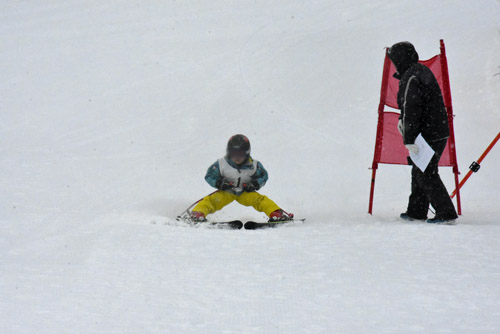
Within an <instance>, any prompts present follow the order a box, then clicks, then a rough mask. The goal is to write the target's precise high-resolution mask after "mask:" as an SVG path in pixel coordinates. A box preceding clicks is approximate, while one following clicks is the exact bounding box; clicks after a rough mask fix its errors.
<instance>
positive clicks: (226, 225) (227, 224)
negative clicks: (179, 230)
mask: <svg viewBox="0 0 500 334" xmlns="http://www.w3.org/2000/svg"><path fill="white" fill-rule="evenodd" d="M177 221H181V222H183V223H186V224H188V225H189V226H192V227H207V228H214V229H224V230H239V229H242V228H243V222H242V221H241V220H228V221H220V222H209V221H206V222H195V221H192V220H190V219H185V218H183V217H180V216H179V217H177Z"/></svg>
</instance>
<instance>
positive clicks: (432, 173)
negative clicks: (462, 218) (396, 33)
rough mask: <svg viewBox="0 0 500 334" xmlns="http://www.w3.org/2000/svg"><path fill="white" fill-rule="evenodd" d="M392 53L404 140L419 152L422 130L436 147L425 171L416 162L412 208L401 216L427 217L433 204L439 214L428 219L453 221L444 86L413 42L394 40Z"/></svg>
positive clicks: (412, 149)
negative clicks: (444, 174)
mask: <svg viewBox="0 0 500 334" xmlns="http://www.w3.org/2000/svg"><path fill="white" fill-rule="evenodd" d="M388 56H389V58H390V59H391V61H392V62H393V64H394V66H395V67H396V74H395V75H394V77H395V78H396V79H399V80H400V82H399V91H398V106H399V109H400V110H401V116H400V118H399V123H398V129H399V132H400V133H401V135H402V136H403V142H404V144H405V146H406V148H407V149H408V150H409V151H411V152H412V153H415V154H418V151H419V148H418V146H417V145H415V144H414V143H415V139H416V138H417V136H418V135H419V134H422V137H423V138H424V139H425V140H426V141H427V142H428V143H429V145H430V146H431V148H432V149H433V150H434V151H435V154H434V156H433V157H432V160H431V161H430V163H429V165H428V166H427V168H426V169H425V172H422V171H421V170H420V169H419V168H418V167H417V166H415V164H413V168H412V172H411V175H412V180H411V195H410V198H409V202H408V209H407V211H406V212H405V213H402V214H401V218H403V219H405V220H414V219H417V220H426V219H427V212H428V210H429V204H430V205H432V207H433V208H434V209H435V210H436V216H435V217H434V218H432V219H427V222H428V223H449V222H452V221H454V220H455V219H456V218H458V215H457V212H456V211H455V207H454V206H453V202H452V201H451V198H450V196H449V195H448V191H447V190H446V187H445V185H444V184H443V182H442V180H441V178H440V177H439V173H438V163H439V159H440V158H441V154H442V153H443V151H444V149H445V147H446V142H447V141H448V137H449V136H450V129H449V125H448V115H447V113H446V109H445V107H444V102H443V96H442V93H441V89H440V88H439V84H438V82H437V80H436V78H435V77H434V74H433V73H432V72H431V70H430V69H429V68H427V67H426V66H425V65H422V64H420V63H419V62H418V53H417V51H416V50H415V47H414V46H413V45H412V44H411V43H410V42H400V43H396V44H394V45H393V46H392V47H391V48H390V49H389V51H388Z"/></svg>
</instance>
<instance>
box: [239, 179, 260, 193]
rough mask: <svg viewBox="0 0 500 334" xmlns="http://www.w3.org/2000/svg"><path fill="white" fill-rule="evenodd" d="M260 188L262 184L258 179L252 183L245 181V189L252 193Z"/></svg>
mask: <svg viewBox="0 0 500 334" xmlns="http://www.w3.org/2000/svg"><path fill="white" fill-rule="evenodd" d="M259 189H260V184H259V182H257V180H252V182H250V183H243V191H246V192H247V193H251V192H254V191H257V190H259Z"/></svg>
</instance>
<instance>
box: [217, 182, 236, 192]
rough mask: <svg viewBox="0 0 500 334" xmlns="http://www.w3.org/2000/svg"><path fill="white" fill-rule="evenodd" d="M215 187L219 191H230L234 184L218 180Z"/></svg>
mask: <svg viewBox="0 0 500 334" xmlns="http://www.w3.org/2000/svg"><path fill="white" fill-rule="evenodd" d="M215 186H216V187H217V189H219V190H230V189H233V187H234V184H233V182H229V181H227V180H224V179H220V180H219V181H217V183H216V184H215Z"/></svg>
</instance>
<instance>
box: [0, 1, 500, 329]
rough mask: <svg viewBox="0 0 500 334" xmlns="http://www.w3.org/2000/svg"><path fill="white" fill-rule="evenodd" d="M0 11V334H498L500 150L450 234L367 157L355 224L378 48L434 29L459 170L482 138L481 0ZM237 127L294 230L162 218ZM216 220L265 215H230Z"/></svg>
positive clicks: (487, 62) (487, 49)
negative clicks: (296, 220) (411, 211)
mask: <svg viewBox="0 0 500 334" xmlns="http://www.w3.org/2000/svg"><path fill="white" fill-rule="evenodd" d="M0 13H1V14H0V16H1V17H2V20H0V33H2V39H0V46H1V48H0V50H2V51H1V52H0V73H1V75H2V78H3V80H2V82H1V83H0V105H1V106H2V116H3V118H2V120H3V122H2V124H0V138H1V140H0V152H1V155H0V168H1V170H2V172H3V173H2V176H0V223H1V224H0V332H1V333H446V332H449V333H498V332H500V284H498V282H499V281H500V261H499V260H500V255H499V254H500V246H499V245H500V244H499V242H498V239H499V238H500V220H499V218H498V217H499V214H500V211H499V209H498V199H499V198H500V187H499V184H500V175H499V174H498V170H499V168H498V162H499V161H500V148H498V147H495V148H494V149H493V150H492V151H491V153H490V154H489V155H488V156H487V158H486V159H485V160H484V162H483V164H482V168H481V170H480V172H478V173H476V174H474V175H473V176H472V177H471V179H470V180H469V181H468V183H466V185H465V186H464V188H463V189H462V201H463V212H464V215H463V216H462V217H460V219H459V220H458V225H455V226H441V225H437V226H434V225H430V224H425V223H418V222H415V223H403V222H401V221H400V220H399V219H398V218H397V217H398V216H399V213H400V212H402V211H404V209H405V206H406V201H407V196H408V194H409V190H410V189H409V188H410V185H409V182H410V171H409V169H408V168H406V167H401V166H386V165H381V166H380V168H379V171H378V174H377V185H376V189H375V203H374V215H373V216H369V215H368V214H366V211H367V206H368V191H369V182H370V174H371V173H370V171H369V170H368V167H369V166H370V165H371V159H372V156H373V141H374V140H375V130H376V121H377V113H376V110H377V106H378V102H379V101H378V98H379V95H378V94H379V91H380V80H381V74H382V73H381V72H382V65H383V55H384V49H383V48H384V47H385V46H390V45H391V44H393V43H394V42H398V41H401V40H410V41H412V42H413V43H414V44H415V46H416V48H417V50H418V52H419V54H420V56H421V58H422V59H428V58H430V57H432V56H433V55H435V54H436V53H437V52H438V51H439V48H438V46H439V43H438V42H439V39H440V38H444V40H445V43H446V47H447V55H448V61H449V67H450V78H451V89H452V95H453V102H454V111H455V114H456V118H455V131H456V138H457V153H458V161H459V165H460V167H461V171H462V176H463V175H465V173H466V171H467V166H468V165H469V164H470V162H471V161H473V160H476V159H477V158H478V157H479V155H480V154H481V152H482V151H483V150H484V149H485V148H486V146H487V145H488V143H489V142H490V141H491V140H492V139H493V138H494V137H495V135H496V134H497V133H498V131H499V127H498V125H499V124H500V111H499V110H498V105H499V104H500V98H499V96H498V91H499V90H500V76H498V75H495V74H496V73H497V72H498V66H500V62H499V58H498V54H499V52H500V44H499V43H498V28H499V27H500V21H499V19H498V18H499V17H500V3H499V2H498V1H493V0H482V1H479V2H470V3H469V2H466V1H462V2H461V3H460V5H457V3H456V2H453V1H442V2H439V3H436V2H435V1H431V0H424V1H420V2H419V3H418V4H417V3H415V4H414V3H412V2H408V1H392V0H385V1H383V2H380V3H377V4H375V3H373V2H370V1H366V0H356V1H352V2H345V3H344V2H339V1H334V2H332V1H318V2H314V3H311V2H304V3H301V2H290V1H281V0H280V1H275V2H272V3H269V2H265V1H256V2H252V3H251V4H250V3H241V2H235V3H228V2H222V1H215V2H204V1H192V2H189V3H187V2H165V3H156V4H152V3H144V2H140V3H132V2H124V3H120V4H118V3H115V2H108V3H105V4H103V3H100V2H97V1H86V2H79V1H74V0H70V1H64V2H63V1H59V0H58V1H52V2H51V3H50V4H43V3H41V4H33V3H30V2H26V3H24V2H13V1H6V2H3V3H2V4H0ZM388 18H391V19H388ZM402 27H403V28H402ZM240 132H241V133H245V134H246V135H248V136H249V138H250V140H251V142H252V152H253V155H254V157H255V158H257V159H258V160H260V161H262V162H263V164H264V166H265V167H266V169H267V170H268V171H269V173H270V180H269V182H268V184H267V185H266V187H265V188H263V189H262V192H263V193H264V194H266V195H268V196H269V197H271V198H272V199H274V200H275V201H276V202H278V204H280V205H282V206H283V208H284V209H285V210H287V211H291V212H294V213H295V215H296V216H297V217H306V218H307V221H306V222H305V223H303V224H302V223H300V224H291V225H288V226H282V227H279V228H275V229H266V230H256V231H248V230H219V229H210V228H207V227H203V226H202V227H199V228H193V227H190V226H187V225H186V224H182V223H179V222H177V221H175V220H174V218H175V217H176V216H177V215H178V214H179V213H181V212H182V210H184V209H185V208H186V207H187V206H188V205H189V204H190V203H192V202H193V201H195V200H197V199H199V198H200V197H201V196H203V195H205V194H208V193H209V192H210V191H211V189H210V187H209V186H208V185H207V184H205V182H204V180H203V176H204V173H205V170H206V168H207V167H208V166H209V165H210V164H211V163H213V161H215V160H216V159H217V158H219V157H220V156H221V155H222V154H224V147H225V145H226V141H227V139H228V138H229V137H230V136H231V135H233V134H235V133H240ZM441 175H442V178H443V180H444V182H445V184H446V185H447V187H448V190H449V191H450V192H451V191H452V190H453V179H452V173H451V171H450V170H449V169H446V168H443V169H441ZM211 219H213V220H214V221H217V220H228V219H241V220H242V221H247V220H257V221H262V220H263V219H264V217H263V216H262V215H261V214H259V213H256V212H254V211H253V210H252V209H249V208H245V207H241V206H238V205H236V204H231V205H230V206H228V207H227V208H225V209H224V210H223V211H222V212H219V213H216V214H214V215H213V217H211Z"/></svg>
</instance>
